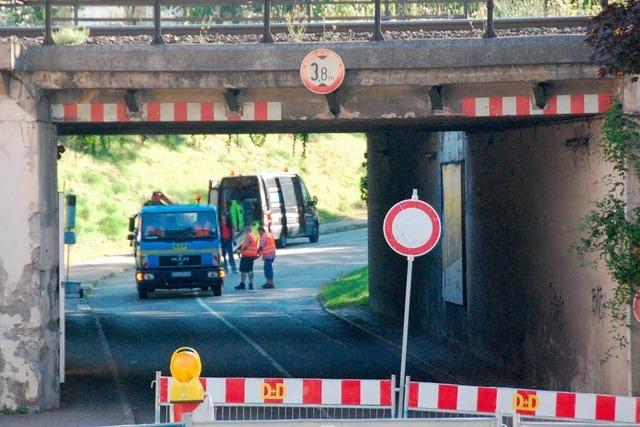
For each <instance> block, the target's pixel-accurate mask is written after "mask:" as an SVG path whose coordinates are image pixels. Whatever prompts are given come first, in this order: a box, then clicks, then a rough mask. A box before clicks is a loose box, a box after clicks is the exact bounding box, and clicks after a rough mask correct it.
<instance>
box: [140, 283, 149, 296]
mask: <svg viewBox="0 0 640 427" xmlns="http://www.w3.org/2000/svg"><path fill="white" fill-rule="evenodd" d="M148 296H149V291H148V290H147V288H143V287H142V286H138V298H140V299H147V297H148Z"/></svg>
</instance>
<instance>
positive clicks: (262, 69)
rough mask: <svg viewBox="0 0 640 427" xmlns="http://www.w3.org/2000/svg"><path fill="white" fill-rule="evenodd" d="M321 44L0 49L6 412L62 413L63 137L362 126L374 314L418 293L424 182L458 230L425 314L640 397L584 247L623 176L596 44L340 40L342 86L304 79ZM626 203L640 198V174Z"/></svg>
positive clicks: (529, 369)
mask: <svg viewBox="0 0 640 427" xmlns="http://www.w3.org/2000/svg"><path fill="white" fill-rule="evenodd" d="M316 47H319V46H317V45H315V44H304V43H300V44H276V45H270V46H264V45H257V44H250V45H223V46H186V45H177V46H133V45H129V46H82V47H68V46H44V47H43V46H29V47H19V46H17V45H1V46H0V73H1V74H0V75H1V80H0V83H1V84H0V134H1V135H2V138H1V139H0V141H1V145H0V177H1V178H2V182H4V183H5V185H3V186H1V187H0V200H1V202H0V207H1V209H0V211H1V212H2V215H1V217H2V221H1V222H0V233H1V235H2V236H3V239H2V240H1V243H0V295H1V296H2V297H1V298H0V406H3V407H8V408H17V407H21V406H26V407H29V408H32V409H49V408H54V407H56V406H57V405H58V400H59V385H58V380H59V378H58V370H57V369H58V368H57V366H58V350H59V349H58V333H59V328H58V317H59V313H58V308H57V307H58V305H57V303H58V283H57V281H58V278H57V266H58V257H59V253H58V234H57V233H58V230H57V224H58V220H57V215H58V213H57V197H56V190H57V183H56V142H55V141H56V135H57V134H59V135H63V134H104V133H114V134H122V133H145V134H150V133H191V134H193V133H228V132H231V133H242V132H252V133H257V132H329V131H331V132H335V131H358V132H366V133H367V137H368V145H367V159H368V174H369V207H368V211H369V224H370V226H369V265H370V277H371V279H370V280H371V281H370V292H371V305H372V307H373V308H374V309H376V310H378V311H380V312H383V313H386V314H391V315H397V314H399V313H400V310H401V307H402V304H403V295H404V290H403V283H404V274H405V263H404V261H403V259H401V258H400V257H398V256H395V255H394V254H393V253H392V252H391V250H390V249H388V248H387V246H386V244H385V242H384V240H383V237H382V233H381V231H380V230H381V224H382V220H383V217H384V214H385V213H386V211H387V210H388V208H389V207H390V206H391V205H392V204H393V203H395V202H396V201H398V200H400V199H402V198H406V197H408V196H409V195H410V193H411V189H413V188H417V189H418V190H419V193H420V195H421V197H422V198H423V199H425V200H427V201H429V202H430V203H432V204H433V205H434V206H435V207H436V208H437V209H438V211H439V212H440V214H441V216H442V218H443V222H444V226H445V229H444V234H443V240H442V243H441V245H439V247H438V248H437V250H435V251H434V252H432V254H430V256H428V257H424V258H420V259H418V260H417V261H416V262H415V267H414V294H413V296H414V298H413V300H412V305H413V306H412V314H413V319H412V322H413V324H414V325H419V327H422V328H424V329H426V330H429V331H431V332H432V333H433V334H435V335H437V336H439V337H441V338H443V339H447V340H450V341H454V342H456V343H457V344H459V345H461V346H464V347H467V348H469V349H471V350H472V351H474V352H476V353H477V354H479V355H481V356H483V357H485V358H487V359H490V360H492V361H494V362H496V363H498V364H501V365H503V366H505V369H510V370H512V371H514V372H515V373H516V374H517V375H518V377H519V378H520V379H521V381H522V383H523V384H527V385H535V386H537V387H549V388H553V389H570V390H575V391H586V392H589V391H598V392H611V393H618V394H628V393H631V392H634V393H635V394H638V393H639V392H640V380H639V378H638V373H640V352H639V351H637V350H638V349H637V347H638V344H639V343H640V332H639V328H638V326H637V325H636V324H633V326H632V329H631V331H630V340H631V341H630V342H631V346H630V348H627V349H623V350H618V351H617V353H616V355H615V356H616V358H613V359H611V360H610V361H609V362H608V363H607V364H604V365H600V359H601V357H602V354H603V352H604V351H605V350H606V349H608V348H609V347H610V346H611V344H612V338H611V336H610V335H609V333H608V330H609V328H610V321H609V319H607V318H606V317H602V316H601V315H600V313H598V312H596V311H595V310H594V307H595V305H594V301H593V299H592V289H593V290H595V289H599V291H598V292H600V293H599V294H598V295H600V294H604V295H606V294H607V293H609V292H611V289H612V286H613V284H612V282H611V280H610V278H609V277H608V275H607V273H606V271H605V269H600V270H598V271H594V270H590V269H588V268H584V267H581V265H580V263H579V261H578V260H577V259H575V257H574V256H573V255H571V254H570V253H569V248H570V247H571V246H572V245H573V244H575V243H576V241H577V240H578V237H579V234H578V226H579V224H580V221H581V218H582V217H583V216H584V214H586V213H587V212H588V211H589V210H590V208H591V205H590V202H591V201H592V200H594V199H596V198H597V197H598V196H600V195H602V194H603V193H604V191H605V188H604V186H603V184H602V182H601V177H602V176H604V175H605V174H606V173H607V171H608V166H607V164H606V163H605V162H604V161H603V160H602V156H601V154H602V153H601V149H600V146H599V143H598V138H599V133H600V129H601V127H602V113H604V112H605V111H606V110H607V109H608V108H609V106H610V103H611V100H612V96H621V97H622V100H623V102H624V104H625V108H627V109H631V110H635V111H638V110H640V108H639V107H638V104H639V103H640V100H639V98H640V96H639V95H638V89H637V85H635V86H634V85H632V84H631V83H628V82H619V81H614V80H597V79H596V78H595V72H594V71H595V67H594V66H593V65H591V64H590V63H589V56H590V52H589V50H588V49H587V48H586V47H585V46H584V45H583V43H582V37H581V36H546V37H521V38H504V39H497V40H485V39H458V40H415V41H404V42H379V43H369V42H366V43H359V42H353V43H342V44H333V45H331V44H328V45H323V47H328V48H330V49H332V50H334V51H336V52H337V53H339V54H340V55H341V56H342V58H343V60H344V63H345V66H346V78H345V81H344V83H343V85H342V87H341V88H340V89H339V90H338V91H337V92H336V93H334V94H332V95H328V96H320V95H314V94H312V93H310V92H308V91H307V90H306V89H305V88H304V87H303V86H302V83H301V82H300V78H299V66H300V62H301V60H302V58H303V57H304V56H305V55H306V54H307V53H308V52H309V51H311V50H313V49H314V48H316ZM628 186H629V191H628V192H627V194H629V196H628V197H630V201H631V202H633V203H635V202H636V199H637V196H636V193H635V192H634V190H635V188H636V183H635V179H632V178H630V179H629V183H628Z"/></svg>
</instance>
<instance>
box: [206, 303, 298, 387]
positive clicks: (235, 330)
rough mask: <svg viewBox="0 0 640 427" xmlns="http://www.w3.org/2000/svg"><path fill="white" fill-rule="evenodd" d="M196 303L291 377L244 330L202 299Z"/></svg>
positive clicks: (287, 373) (281, 371)
mask: <svg viewBox="0 0 640 427" xmlns="http://www.w3.org/2000/svg"><path fill="white" fill-rule="evenodd" d="M197 300H198V304H200V305H201V306H202V307H203V308H204V309H205V310H207V311H208V312H209V313H211V314H212V315H213V316H214V317H216V318H218V319H219V320H220V321H221V322H222V323H224V324H225V325H227V326H228V327H229V329H231V330H232V331H233V332H235V333H236V334H238V335H240V336H241V337H242V339H244V340H245V341H246V342H247V343H249V345H250V346H251V347H253V348H254V349H255V350H256V351H257V352H258V353H260V354H261V355H262V356H263V357H264V358H265V359H267V360H268V361H269V363H271V365H272V366H273V367H274V368H276V370H277V371H278V372H280V373H281V374H282V375H284V376H285V377H287V378H292V377H293V375H291V374H290V373H289V371H287V370H286V369H284V368H283V367H282V365H280V364H279V363H278V362H277V361H276V359H274V358H273V357H271V355H270V354H269V353H267V352H266V350H265V349H263V348H262V347H260V344H258V343H257V342H255V341H254V340H252V339H251V338H250V337H249V336H248V335H247V334H245V333H244V332H242V331H241V330H240V329H238V328H237V327H236V326H235V325H234V324H233V323H231V322H229V321H228V320H227V319H225V318H224V317H222V315H221V314H220V313H218V312H217V311H215V310H214V309H212V308H211V307H209V306H208V305H207V304H206V303H205V302H204V301H203V300H202V298H200V297H198V298H197Z"/></svg>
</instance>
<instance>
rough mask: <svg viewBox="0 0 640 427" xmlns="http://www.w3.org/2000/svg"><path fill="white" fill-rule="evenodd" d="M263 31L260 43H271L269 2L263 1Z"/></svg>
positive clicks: (267, 0) (269, 0) (268, 0)
mask: <svg viewBox="0 0 640 427" xmlns="http://www.w3.org/2000/svg"><path fill="white" fill-rule="evenodd" d="M263 16H264V30H263V33H262V40H261V41H262V43H273V36H272V35H271V0H264V13H263Z"/></svg>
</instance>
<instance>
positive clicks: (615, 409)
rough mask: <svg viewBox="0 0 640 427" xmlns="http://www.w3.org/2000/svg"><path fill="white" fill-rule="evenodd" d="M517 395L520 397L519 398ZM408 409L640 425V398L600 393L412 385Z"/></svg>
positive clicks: (429, 384) (434, 384)
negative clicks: (530, 403) (528, 405)
mask: <svg viewBox="0 0 640 427" xmlns="http://www.w3.org/2000/svg"><path fill="white" fill-rule="evenodd" d="M517 394H519V395H520V396H521V397H519V398H518V397H517V396H516V395H517ZM530 396H534V397H530ZM517 399H519V400H520V401H521V402H524V401H531V400H534V399H535V400H536V404H535V405H533V406H535V408H526V407H521V408H519V409H517V408H516V400H517ZM408 406H409V409H417V410H437V411H461V412H481V413H495V412H497V411H500V412H501V413H502V414H503V415H513V414H516V413H518V414H522V415H526V416H538V417H552V418H566V419H576V420H585V421H586V420H590V421H614V422H623V423H640V398H638V397H620V396H610V395H601V394H587V393H566V392H558V391H537V390H518V389H512V388H496V387H476V386H461V385H453V384H436V383H417V382H411V383H410V385H409V402H408ZM525 406H526V405H525Z"/></svg>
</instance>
